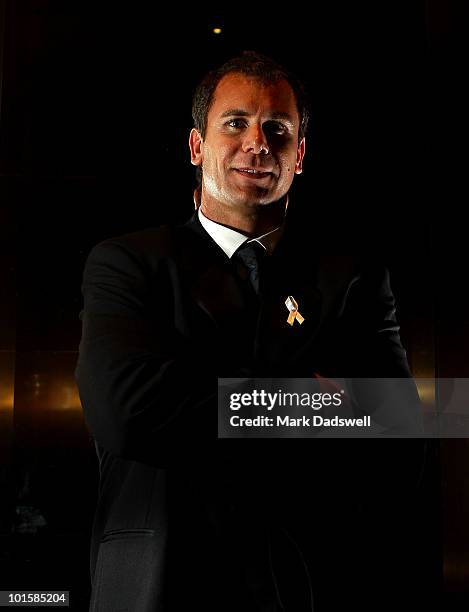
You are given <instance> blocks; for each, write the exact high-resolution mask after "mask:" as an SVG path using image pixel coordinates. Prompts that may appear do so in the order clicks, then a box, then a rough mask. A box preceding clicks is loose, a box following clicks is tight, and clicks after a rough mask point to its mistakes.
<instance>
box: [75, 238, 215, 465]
mask: <svg viewBox="0 0 469 612" xmlns="http://www.w3.org/2000/svg"><path fill="white" fill-rule="evenodd" d="M156 274H157V278H155V279H153V280H152V282H151V283H150V282H149V275H150V270H149V269H147V268H146V267H145V262H143V261H140V259H139V257H138V256H137V255H136V254H135V253H134V252H132V251H131V250H129V249H128V248H126V246H123V245H122V244H119V243H113V242H111V241H106V242H104V243H101V244H99V245H97V246H96V247H94V248H93V250H92V251H91V253H90V255H89V257H88V259H87V262H86V265H85V270H84V274H83V285H82V292H83V297H84V309H83V311H82V313H81V315H80V318H81V319H82V338H81V342H80V347H79V357H78V362H77V367H76V370H75V378H76V381H77V385H78V390H79V394H80V398H81V402H82V406H83V411H84V415H85V419H86V422H87V424H88V426H89V428H90V430H91V433H92V435H93V437H94V438H95V440H96V441H97V442H98V444H100V445H101V446H102V447H104V448H105V449H106V450H108V451H110V452H112V453H114V454H116V455H118V456H121V457H123V458H126V459H131V460H136V461H140V462H143V463H147V464H150V465H160V466H161V465H162V463H164V461H165V460H166V459H167V458H169V457H171V458H172V459H174V458H177V457H178V456H182V455H185V456H187V451H188V446H192V445H193V444H194V443H195V442H197V443H198V444H199V445H201V446H203V444H202V441H203V439H202V438H205V439H206V440H208V439H215V438H216V433H217V416H216V402H215V398H216V389H217V379H216V375H215V374H214V372H215V371H216V370H215V368H214V365H213V363H211V362H210V359H212V361H213V357H211V356H210V354H209V352H207V351H205V352H204V353H203V357H202V350H201V349H200V348H199V347H193V346H190V345H188V343H187V341H185V339H184V338H183V336H182V334H180V333H178V332H177V330H176V328H175V326H174V323H173V320H174V303H173V299H174V298H173V297H172V288H171V283H170V281H169V280H168V279H169V277H168V275H167V274H164V273H161V274H160V277H158V273H156ZM154 286H158V288H159V290H158V295H157V296H156V298H157V299H155V298H154V297H153V296H152V291H154V289H152V287H154Z"/></svg>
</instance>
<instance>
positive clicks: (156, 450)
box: [76, 214, 418, 612]
mask: <svg viewBox="0 0 469 612" xmlns="http://www.w3.org/2000/svg"><path fill="white" fill-rule="evenodd" d="M268 263H269V265H268V268H267V269H266V270H265V275H266V277H265V283H264V285H265V287H266V289H265V293H264V295H263V297H262V299H261V302H260V305H259V304H258V303H257V302H256V299H255V298H254V297H253V295H250V294H249V292H248V291H247V288H246V286H245V285H243V284H242V283H240V281H239V278H238V277H237V275H236V272H235V270H234V268H233V264H232V262H231V261H230V260H229V259H228V257H227V256H226V255H225V254H224V252H223V251H222V250H221V249H220V248H219V247H218V246H217V244H216V243H215V242H214V241H213V240H212V239H211V238H210V236H209V235H208V234H207V233H206V232H205V230H204V229H203V228H202V226H201V225H200V222H199V220H198V218H197V215H196V214H195V215H194V216H193V218H192V219H191V220H190V221H189V222H188V223H186V224H185V225H183V226H180V227H176V228H170V227H167V226H163V227H157V228H152V229H148V230H145V231H140V232H136V233H133V234H128V235H125V236H120V237H118V238H113V239H109V240H106V241H104V242H102V243H100V244H98V245H97V246H95V247H94V248H93V249H92V251H91V253H90V255H89V257H88V259H87V262H86V267H85V271H84V278H83V286H82V290H83V296H84V310H83V312H82V314H81V318H82V321H83V333H82V340H81V343H80V350H79V360H78V364H77V368H76V380H77V383H78V388H79V392H80V397H81V400H82V405H83V410H84V414H85V418H86V421H87V423H88V426H89V428H90V430H91V433H92V435H93V437H94V439H95V443H96V449H97V453H98V457H99V460H100V489H99V500H98V506H97V511H96V518H95V523H94V529H93V537H92V544H91V577H92V581H93V596H92V603H91V609H92V610H94V611H98V610H99V612H102V611H105V610H109V611H111V610H112V612H116V611H117V610H122V611H123V610H128V611H129V612H130V611H131V612H140V611H142V612H143V611H145V612H150V611H154V610H163V609H165V610H178V609H192V608H194V607H195V605H197V606H198V607H202V608H203V609H204V610H212V609H213V610H224V611H228V610H241V609H242V610H243V611H248V610H253V611H254V610H256V611H261V610H277V609H278V610H280V609H281V608H280V605H281V604H282V605H283V606H284V607H285V609H287V610H290V609H294V610H295V612H300V611H301V610H308V609H310V592H309V589H310V585H309V584H308V576H307V572H305V567H304V565H305V563H306V562H305V560H304V556H303V555H302V554H301V551H300V550H298V538H296V540H295V537H293V535H292V531H294V529H285V521H283V523H282V519H284V518H285V516H290V518H291V508H292V507H293V508H296V509H297V510H298V511H299V513H300V514H301V510H299V509H300V505H301V507H302V508H303V507H304V502H305V499H306V497H301V494H300V495H299V497H298V492H299V491H306V493H307V494H308V495H309V493H310V489H311V487H312V486H314V488H315V490H318V491H319V490H321V488H320V483H321V481H322V484H323V485H324V486H325V487H326V488H325V489H324V490H327V491H328V493H327V494H325V495H327V496H329V497H330V498H331V499H332V498H333V495H332V497H331V490H332V487H331V485H330V483H331V482H333V481H334V479H335V482H337V478H338V477H339V476H340V478H341V481H342V482H343V483H345V484H344V486H345V489H346V490H347V492H348V493H347V495H348V494H349V493H350V492H352V493H351V494H352V495H353V496H355V497H357V499H358V498H360V499H361V496H362V494H363V492H364V491H365V490H366V489H367V487H368V483H369V482H370V481H371V480H372V476H370V474H369V473H368V475H367V477H366V478H365V479H363V477H361V478H359V477H358V476H357V475H358V474H360V473H361V470H362V468H363V466H364V465H367V466H368V469H369V468H370V465H371V464H372V465H374V466H379V468H376V469H377V470H378V469H379V470H380V477H381V478H385V476H384V474H385V473H386V462H387V459H386V456H388V455H389V453H388V455H386V453H383V451H382V450H381V449H378V448H377V446H376V445H375V446H374V453H375V454H374V458H373V461H370V457H369V450H370V447H368V448H367V449H366V450H365V452H363V451H362V452H358V451H357V448H359V446H358V445H357V444H356V445H355V446H353V447H352V444H353V443H354V442H355V443H357V442H358V441H350V440H349V441H345V440H344V441H341V444H342V445H341V448H340V453H342V454H341V457H342V459H343V458H344V457H347V461H345V462H344V461H343V460H339V457H338V453H337V446H335V447H334V450H331V448H330V447H329V448H326V447H325V445H324V444H322V445H321V444H318V441H313V440H306V441H305V440H301V441H300V442H307V443H308V444H307V445H305V444H301V445H294V442H295V441H291V440H290V441H288V440H286V441H282V442H285V444H286V445H287V443H288V446H286V445H285V446H283V447H282V449H281V452H280V453H279V452H278V450H279V447H278V446H274V445H273V444H269V446H268V445H267V444H266V443H270V442H272V441H267V440H265V441H264V440H262V441H246V440H245V441H241V440H217V413H216V410H217V408H216V401H215V399H216V393H217V377H255V376H258V377H262V376H269V377H290V376H292V377H309V376H313V375H314V374H315V373H319V374H321V375H323V376H326V377H327V376H332V377H333V376H337V377H409V376H410V374H409V369H408V365H407V361H406V355H405V351H404V349H403V348H402V345H401V342H400V338H399V328H398V325H397V323H396V318H395V303H394V298H393V294H392V292H391V289H390V284H389V278H388V273H387V270H386V269H385V267H383V266H382V265H380V264H379V263H377V262H374V261H372V260H371V258H367V257H364V256H350V255H339V256H328V255H321V254H319V253H316V252H314V249H311V250H310V249H309V248H308V245H306V244H305V243H304V242H303V243H301V242H300V243H299V242H298V238H297V237H296V236H295V235H294V234H293V233H292V232H291V231H290V230H289V228H288V227H287V228H286V231H285V233H284V236H283V237H282V239H281V241H280V243H279V244H278V246H277V248H276V250H275V252H274V254H273V255H272V257H271V258H269V262H268ZM288 295H293V296H294V297H295V299H296V300H297V302H298V304H299V307H300V312H301V314H302V315H303V316H304V318H305V321H304V324H303V325H301V326H300V325H297V324H295V325H294V326H292V327H291V326H290V325H288V324H287V323H286V320H287V315H288V312H287V310H286V307H285V303H284V302H285V299H286V297H287V296H288ZM249 442H255V443H256V444H249ZM261 442H262V443H263V444H260V443H261ZM273 442H278V441H273ZM313 442H315V443H314V444H313ZM346 442H347V445H348V446H347V445H346ZM370 442H371V441H370ZM361 448H362V449H363V446H362V447H361ZM388 448H389V447H388ZM286 449H287V450H288V453H285V450H286ZM347 449H348V450H347ZM352 449H353V450H352ZM349 450H352V452H351V453H350V454H349ZM386 452H387V451H386ZM380 453H381V455H380ZM392 454H393V453H391V455H392ZM352 457H353V460H352ZM287 458H288V460H286V459H287ZM318 461H319V462H321V464H322V465H323V466H325V470H322V474H321V475H319V474H316V475H315V476H314V478H311V466H312V465H314V463H315V462H318ZM344 463H345V464H346V465H345V466H344ZM388 463H389V462H388ZM293 465H294V474H293V473H292V470H291V469H290V468H291V466H293ZM388 467H389V466H388ZM405 469H406V471H409V466H408V465H407V466H406V468H405ZM412 469H415V470H418V466H414V468H412ZM394 471H395V465H394V462H393V468H392V470H391V469H389V470H388V472H389V474H390V473H391V472H394ZM267 474H268V476H267ZM305 474H306V475H307V477H308V480H307V481H305V480H304V477H305ZM354 476H356V478H354ZM410 480H412V478H410ZM292 483H295V484H294V485H293V484H292ZM350 483H353V486H349V485H350ZM306 493H305V495H306ZM289 512H290V514H288V513H289ZM303 518H305V517H303ZM292 520H293V522H296V519H292ZM307 521H308V517H306V522H307ZM300 537H301V533H300ZM295 598H296V599H295ZM289 602H290V603H289ZM184 606H186V607H184ZM187 606H190V608H189V607H187Z"/></svg>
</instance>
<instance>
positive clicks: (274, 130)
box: [264, 121, 287, 135]
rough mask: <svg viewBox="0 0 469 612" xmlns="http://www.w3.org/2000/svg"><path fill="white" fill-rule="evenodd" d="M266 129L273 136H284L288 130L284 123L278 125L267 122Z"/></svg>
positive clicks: (273, 122)
mask: <svg viewBox="0 0 469 612" xmlns="http://www.w3.org/2000/svg"><path fill="white" fill-rule="evenodd" d="M264 129H265V130H266V131H267V132H270V133H271V134H277V135H282V134H285V133H286V131H287V128H286V127H285V126H284V125H283V124H282V123H277V122H276V121H267V123H265V124H264Z"/></svg>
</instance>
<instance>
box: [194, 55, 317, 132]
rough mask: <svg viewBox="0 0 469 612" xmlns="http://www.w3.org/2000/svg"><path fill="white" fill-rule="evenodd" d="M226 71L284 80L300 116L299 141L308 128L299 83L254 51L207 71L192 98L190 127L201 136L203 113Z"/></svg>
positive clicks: (271, 80)
mask: <svg viewBox="0 0 469 612" xmlns="http://www.w3.org/2000/svg"><path fill="white" fill-rule="evenodd" d="M229 73H239V74H243V75H245V76H247V77H251V78H253V79H257V80H259V81H260V82H261V83H264V84H270V83H276V82H278V81H280V80H283V79H285V80H286V81H287V82H288V83H289V84H290V86H291V88H292V89H293V93H294V94H295V98H296V106H297V109H298V115H299V117H300V128H299V131H298V141H301V139H302V138H303V136H304V135H305V133H306V129H307V127H308V119H309V111H308V103H307V96H306V92H305V87H304V85H303V83H302V82H301V81H300V80H299V79H298V78H297V77H296V76H295V75H293V74H292V73H291V72H289V71H288V70H286V69H285V68H284V67H283V66H281V65H280V64H278V63H277V62H275V61H274V60H272V59H270V58H269V57H266V56H265V55H261V54H260V53H257V52H255V51H244V52H243V53H242V55H239V56H238V57H234V58H232V59H230V60H228V61H227V62H226V63H224V64H223V65H222V66H220V67H219V68H216V69H215V70H212V71H210V72H209V73H208V74H207V75H206V76H205V77H204V78H203V79H202V81H201V82H200V83H199V85H198V86H197V88H196V90H195V92H194V97H193V99H192V118H193V120H194V127H195V129H196V130H197V131H198V132H199V133H200V135H201V136H202V138H205V132H206V130H207V116H208V112H209V110H210V107H211V106H212V103H213V94H214V92H215V89H216V87H217V85H218V83H219V82H220V81H221V79H222V78H223V77H224V76H225V75H226V74H229Z"/></svg>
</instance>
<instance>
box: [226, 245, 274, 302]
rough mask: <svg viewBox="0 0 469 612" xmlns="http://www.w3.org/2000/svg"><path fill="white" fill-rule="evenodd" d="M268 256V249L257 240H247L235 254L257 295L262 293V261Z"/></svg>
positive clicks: (234, 256)
mask: <svg viewBox="0 0 469 612" xmlns="http://www.w3.org/2000/svg"><path fill="white" fill-rule="evenodd" d="M266 256H267V252H266V249H265V248H264V247H263V246H262V245H261V244H260V243H259V242H257V241H256V240H253V241H251V242H245V243H244V244H242V245H241V246H240V247H239V249H238V250H237V251H236V252H235V254H234V255H233V258H234V259H235V260H238V261H241V262H242V264H243V266H244V269H245V271H247V274H246V272H245V275H246V276H248V277H249V280H250V282H251V285H252V287H253V289H254V291H255V292H256V294H257V295H259V293H260V277H261V276H262V274H261V273H260V271H259V270H260V268H262V262H263V260H264V258H265V257H266Z"/></svg>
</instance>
